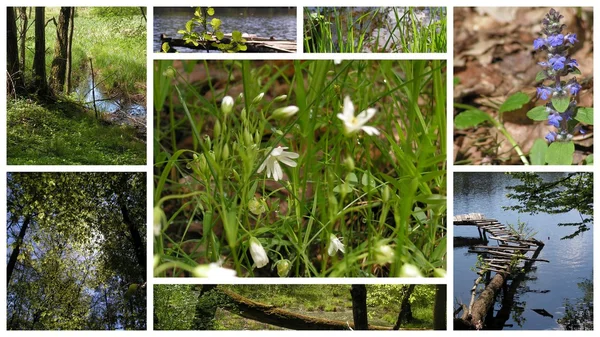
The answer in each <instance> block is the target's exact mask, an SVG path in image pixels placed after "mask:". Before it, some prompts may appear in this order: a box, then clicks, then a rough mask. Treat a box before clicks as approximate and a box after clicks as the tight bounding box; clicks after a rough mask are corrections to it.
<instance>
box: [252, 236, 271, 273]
mask: <svg viewBox="0 0 600 337" xmlns="http://www.w3.org/2000/svg"><path fill="white" fill-rule="evenodd" d="M250 255H252V259H253V260H254V263H255V264H256V268H262V267H264V266H266V265H267V263H269V257H268V256H267V252H265V249H264V248H263V246H262V245H261V244H260V241H258V239H257V238H255V237H251V238H250Z"/></svg>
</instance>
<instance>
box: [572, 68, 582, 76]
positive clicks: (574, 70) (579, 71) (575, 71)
mask: <svg viewBox="0 0 600 337" xmlns="http://www.w3.org/2000/svg"><path fill="white" fill-rule="evenodd" d="M571 74H574V75H581V70H579V68H577V67H573V68H571Z"/></svg>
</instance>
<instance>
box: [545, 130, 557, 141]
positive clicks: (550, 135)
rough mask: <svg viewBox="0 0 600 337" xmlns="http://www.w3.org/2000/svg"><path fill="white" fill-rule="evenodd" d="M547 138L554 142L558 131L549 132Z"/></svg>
mask: <svg viewBox="0 0 600 337" xmlns="http://www.w3.org/2000/svg"><path fill="white" fill-rule="evenodd" d="M545 138H546V140H547V141H548V142H549V143H552V142H553V141H555V140H556V132H549V133H548V134H547V135H546V137H545Z"/></svg>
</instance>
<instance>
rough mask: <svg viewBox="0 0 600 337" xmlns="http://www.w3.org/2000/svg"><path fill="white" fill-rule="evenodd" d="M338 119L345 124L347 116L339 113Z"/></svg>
mask: <svg viewBox="0 0 600 337" xmlns="http://www.w3.org/2000/svg"><path fill="white" fill-rule="evenodd" d="M337 118H339V119H341V120H343V121H344V122H346V115H344V114H343V113H339V114H337Z"/></svg>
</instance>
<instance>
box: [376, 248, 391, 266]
mask: <svg viewBox="0 0 600 337" xmlns="http://www.w3.org/2000/svg"><path fill="white" fill-rule="evenodd" d="M394 255H395V253H394V249H393V248H392V247H390V246H388V245H380V246H379V247H377V248H375V261H377V263H379V264H386V263H392V262H394Z"/></svg>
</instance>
